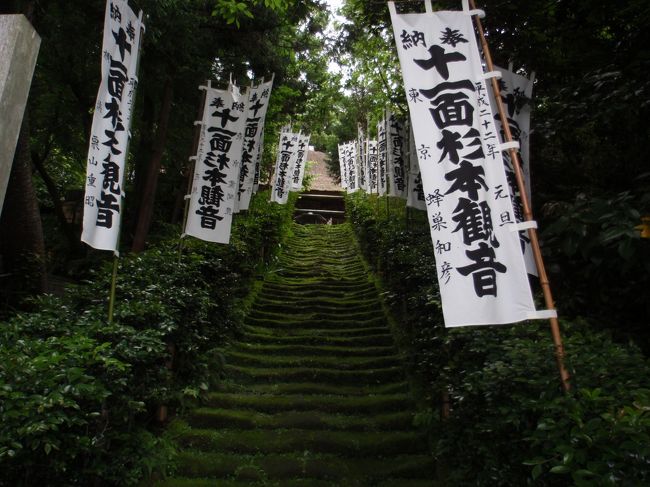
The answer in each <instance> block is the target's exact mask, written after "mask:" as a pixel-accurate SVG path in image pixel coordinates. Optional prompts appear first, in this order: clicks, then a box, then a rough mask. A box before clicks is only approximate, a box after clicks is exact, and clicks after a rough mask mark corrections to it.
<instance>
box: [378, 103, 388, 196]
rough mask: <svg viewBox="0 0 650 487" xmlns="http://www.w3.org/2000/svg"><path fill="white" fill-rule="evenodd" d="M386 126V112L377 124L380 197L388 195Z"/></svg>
mask: <svg viewBox="0 0 650 487" xmlns="http://www.w3.org/2000/svg"><path fill="white" fill-rule="evenodd" d="M386 125H387V124H386V113H385V112H384V113H383V114H382V119H381V120H380V121H379V123H378V124H377V164H378V166H379V176H378V177H379V179H378V189H377V191H378V192H377V194H378V195H379V196H384V195H385V194H386V191H387V181H388V174H387V166H388V133H387V130H386V129H387V126H386Z"/></svg>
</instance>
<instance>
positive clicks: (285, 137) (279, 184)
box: [271, 129, 300, 205]
mask: <svg viewBox="0 0 650 487" xmlns="http://www.w3.org/2000/svg"><path fill="white" fill-rule="evenodd" d="M299 144H300V133H293V132H291V129H283V130H282V132H281V133H280V144H279V145H278V158H277V160H276V164H275V182H274V183H273V188H272V190H271V201H273V202H275V203H280V204H281V205H285V204H286V203H287V200H288V199H289V192H290V191H291V180H292V179H291V175H292V174H293V168H294V166H295V165H296V159H297V158H298V148H299Z"/></svg>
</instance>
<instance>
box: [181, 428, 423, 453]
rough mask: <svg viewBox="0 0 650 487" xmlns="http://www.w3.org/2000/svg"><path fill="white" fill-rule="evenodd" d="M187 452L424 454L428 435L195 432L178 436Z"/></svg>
mask: <svg viewBox="0 0 650 487" xmlns="http://www.w3.org/2000/svg"><path fill="white" fill-rule="evenodd" d="M176 438H177V442H178V443H179V445H180V446H181V447H183V448H185V449H192V450H198V451H206V452H209V451H220V452H229V453H243V454H256V453H264V454H270V453H292V452H302V453H304V452H311V453H335V454H338V455H345V456H346V457H349V458H354V457H367V456H382V457H386V456H391V455H400V454H410V453H422V452H423V451H425V450H426V448H427V439H426V435H424V434H422V433H414V432H412V431H397V432H395V431H381V432H376V431H370V432H368V431H354V432H348V431H321V430H304V429H287V430H263V429H256V430H240V429H223V430H218V431H217V430H213V429H194V428H187V429H186V430H185V431H183V432H181V433H179V434H178V435H177V436H176Z"/></svg>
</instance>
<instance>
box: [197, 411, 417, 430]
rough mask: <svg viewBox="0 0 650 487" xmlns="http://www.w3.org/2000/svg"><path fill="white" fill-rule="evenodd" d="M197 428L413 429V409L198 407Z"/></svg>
mask: <svg viewBox="0 0 650 487" xmlns="http://www.w3.org/2000/svg"><path fill="white" fill-rule="evenodd" d="M187 423H188V424H189V425H190V426H191V427H193V428H215V429H237V428H238V429H256V428H259V429H307V430H331V431H390V430H392V431H395V430H397V431H409V430H412V425H413V413H412V412H410V411H398V412H392V413H382V414H376V415H373V416H364V415H350V414H335V413H327V412H322V411H286V412H279V413H276V414H267V413H261V412H257V411H248V410H224V409H212V408H197V409H195V410H194V411H192V413H191V414H189V415H188V417H187Z"/></svg>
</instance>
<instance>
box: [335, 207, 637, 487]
mask: <svg viewBox="0 0 650 487" xmlns="http://www.w3.org/2000/svg"><path fill="white" fill-rule="evenodd" d="M347 204H348V208H349V210H350V214H351V219H352V222H353V225H354V228H355V230H356V233H357V236H358V238H359V240H360V247H361V248H362V249H363V250H364V253H365V255H366V258H367V260H368V261H369V262H370V264H371V265H372V266H373V267H374V268H375V270H378V271H380V272H379V273H380V276H381V284H382V286H383V287H384V289H385V293H384V296H385V297H386V298H387V299H386V301H387V303H388V304H389V306H390V308H391V310H392V312H393V315H394V316H395V317H396V321H397V323H398V330H397V331H398V333H399V334H400V335H401V336H402V338H403V339H402V340H401V342H402V343H403V344H404V345H405V346H406V348H407V352H408V354H407V355H408V356H409V357H410V360H409V363H410V365H411V367H412V370H413V373H414V377H415V378H416V379H417V381H416V382H418V383H420V384H421V386H422V391H421V396H422V397H421V400H422V401H421V402H422V405H423V407H422V409H421V411H420V413H419V414H418V415H417V417H416V422H417V424H418V425H420V426H421V427H422V428H425V429H427V431H429V433H430V438H431V443H432V450H433V453H434V455H435V456H436V458H437V460H438V461H439V464H440V469H439V470H440V476H441V480H442V481H444V482H445V484H446V485H486V486H488V485H489V486H499V485H503V486H511V485H549V486H551V485H570V484H574V485H579V486H582V485H585V486H586V485H596V486H600V485H603V486H605V485H635V486H636V485H646V484H648V480H649V479H648V475H649V474H648V472H650V469H649V468H648V465H649V463H650V447H649V445H650V413H649V411H650V409H649V407H648V406H649V404H648V400H649V398H650V393H649V392H648V389H650V364H649V363H648V361H647V359H646V358H645V357H644V356H643V354H642V353H641V352H640V351H639V350H638V348H636V346H634V345H632V344H621V343H616V342H615V341H613V340H612V338H611V337H610V336H609V334H608V333H606V332H603V331H599V330H597V329H595V328H594V327H593V326H592V323H591V322H590V321H587V320H584V319H579V318H576V319H573V320H572V322H570V323H566V322H565V323H563V332H564V337H565V347H566V352H567V364H568V366H569V368H570V370H571V371H572V374H573V377H572V383H573V387H574V388H573V392H572V393H571V394H570V395H564V394H562V392H561V390H560V387H559V385H560V381H559V376H558V373H557V370H556V367H555V361H554V355H553V354H554V350H553V346H552V342H551V339H550V334H549V332H548V330H547V327H546V325H545V323H540V322H532V323H522V324H516V325H512V326H499V327H473V328H459V329H450V330H447V329H445V328H444V325H443V319H442V314H441V308H440V297H439V293H438V285H437V282H436V270H435V263H434V260H433V250H432V247H431V241H430V236H429V233H428V227H427V225H426V224H422V223H421V222H419V221H417V220H416V222H415V224H413V222H412V223H411V224H410V225H407V222H406V221H405V218H404V212H403V211H402V206H401V204H400V203H397V202H395V201H394V200H391V203H390V204H391V206H392V207H393V208H394V209H395V211H393V212H392V213H391V215H390V216H389V215H387V214H385V213H382V212H381V211H378V210H380V209H381V208H383V207H384V206H385V205H384V204H383V201H382V203H381V204H378V203H377V202H376V201H375V198H374V197H367V196H365V195H360V194H358V195H354V196H353V197H348V199H347ZM443 395H444V396H445V397H448V398H449V401H450V404H449V405H450V409H449V417H448V418H441V415H440V413H439V409H440V408H441V406H442V398H443Z"/></svg>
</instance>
